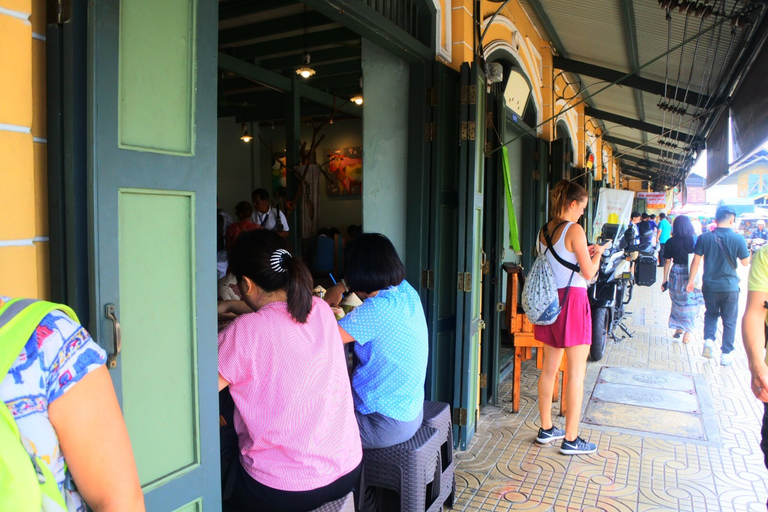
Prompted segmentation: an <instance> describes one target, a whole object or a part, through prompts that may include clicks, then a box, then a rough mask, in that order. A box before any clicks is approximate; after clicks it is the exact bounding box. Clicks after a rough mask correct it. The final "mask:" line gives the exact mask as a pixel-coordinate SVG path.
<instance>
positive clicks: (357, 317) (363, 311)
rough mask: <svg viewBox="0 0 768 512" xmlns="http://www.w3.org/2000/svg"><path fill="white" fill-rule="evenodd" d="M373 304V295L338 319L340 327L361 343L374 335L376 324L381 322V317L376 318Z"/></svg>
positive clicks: (366, 341)
mask: <svg viewBox="0 0 768 512" xmlns="http://www.w3.org/2000/svg"><path fill="white" fill-rule="evenodd" d="M375 306H376V304H375V297H370V298H368V299H366V300H365V302H363V303H362V304H361V305H360V306H358V307H356V308H355V309H353V310H352V311H350V312H349V314H348V315H346V316H344V317H343V318H342V319H341V320H339V325H340V326H341V328H342V329H344V330H345V331H347V332H348V333H349V335H350V336H352V337H353V338H355V341H356V342H358V343H359V344H361V345H365V344H366V343H368V342H369V341H371V340H372V339H374V338H375V337H376V333H377V331H378V330H377V328H376V325H377V324H378V323H379V322H381V318H377V315H376V307H375Z"/></svg>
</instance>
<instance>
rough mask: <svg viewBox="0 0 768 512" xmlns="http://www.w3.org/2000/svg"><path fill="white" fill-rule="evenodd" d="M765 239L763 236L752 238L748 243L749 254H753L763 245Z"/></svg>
mask: <svg viewBox="0 0 768 512" xmlns="http://www.w3.org/2000/svg"><path fill="white" fill-rule="evenodd" d="M765 242H766V240H765V239H763V238H753V239H752V240H751V242H750V244H749V250H750V255H751V256H754V255H755V253H756V252H757V251H758V250H760V248H761V247H762V246H764V245H765Z"/></svg>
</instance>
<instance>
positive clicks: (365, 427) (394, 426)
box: [355, 410, 424, 450]
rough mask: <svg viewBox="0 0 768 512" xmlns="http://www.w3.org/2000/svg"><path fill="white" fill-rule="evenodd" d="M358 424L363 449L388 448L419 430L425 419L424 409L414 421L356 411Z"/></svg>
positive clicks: (402, 441) (407, 438) (405, 439)
mask: <svg viewBox="0 0 768 512" xmlns="http://www.w3.org/2000/svg"><path fill="white" fill-rule="evenodd" d="M355 416H356V417H357V426H358V427H359V428H360V440H361V441H362V444H363V449H364V450H367V449H369V448H387V447H389V446H394V445H396V444H400V443H404V442H406V441H407V440H409V439H410V438H412V437H413V435H414V434H415V433H416V431H417V430H419V427H420V426H421V422H422V420H423V419H424V411H423V410H421V411H419V415H418V416H417V417H416V419H415V420H413V421H399V420H396V419H393V418H390V417H388V416H384V415H383V414H379V413H377V412H374V413H371V414H362V413H360V412H358V411H355Z"/></svg>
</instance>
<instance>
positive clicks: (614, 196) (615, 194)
mask: <svg viewBox="0 0 768 512" xmlns="http://www.w3.org/2000/svg"><path fill="white" fill-rule="evenodd" d="M634 200H635V193H634V192H632V191H630V190H617V189H613V188H601V189H600V192H599V195H598V196H597V212H596V213H595V223H594V229H593V230H592V233H593V235H592V238H593V240H592V241H593V242H594V241H596V240H597V237H598V236H600V233H602V231H603V224H620V225H621V226H624V227H626V226H629V216H630V215H631V214H632V202H633V201H634ZM619 232H622V231H621V230H620V231H619Z"/></svg>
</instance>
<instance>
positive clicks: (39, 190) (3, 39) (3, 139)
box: [0, 0, 50, 299]
mask: <svg viewBox="0 0 768 512" xmlns="http://www.w3.org/2000/svg"><path fill="white" fill-rule="evenodd" d="M0 7H2V8H3V10H2V11H0V69H2V70H3V71H2V73H0V170H2V172H0V218H2V222H0V294H4V295H10V296H16V297H22V296H23V297H38V298H44V299H45V298H49V296H50V280H49V278H50V271H49V266H48V249H49V247H48V245H49V244H48V183H47V179H48V178H47V166H46V123H45V119H46V110H45V40H44V39H45V2H44V1H42V0H32V1H31V0H0Z"/></svg>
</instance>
